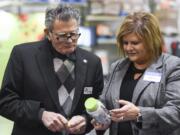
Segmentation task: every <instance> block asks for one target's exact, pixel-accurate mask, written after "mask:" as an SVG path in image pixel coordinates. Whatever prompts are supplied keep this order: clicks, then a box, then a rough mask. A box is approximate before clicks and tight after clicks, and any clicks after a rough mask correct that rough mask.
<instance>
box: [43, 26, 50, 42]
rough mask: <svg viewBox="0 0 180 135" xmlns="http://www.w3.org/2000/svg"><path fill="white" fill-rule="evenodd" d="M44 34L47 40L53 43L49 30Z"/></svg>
mask: <svg viewBox="0 0 180 135" xmlns="http://www.w3.org/2000/svg"><path fill="white" fill-rule="evenodd" d="M44 33H45V36H46V38H47V39H48V40H49V41H51V38H50V35H49V30H48V29H47V28H45V29H44Z"/></svg>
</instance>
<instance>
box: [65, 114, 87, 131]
mask: <svg viewBox="0 0 180 135" xmlns="http://www.w3.org/2000/svg"><path fill="white" fill-rule="evenodd" d="M67 128H68V132H69V133H73V134H82V133H84V132H85V129H86V119H85V118H84V117H83V116H80V115H77V116H74V117H72V118H71V119H70V120H69V122H68V127H67Z"/></svg>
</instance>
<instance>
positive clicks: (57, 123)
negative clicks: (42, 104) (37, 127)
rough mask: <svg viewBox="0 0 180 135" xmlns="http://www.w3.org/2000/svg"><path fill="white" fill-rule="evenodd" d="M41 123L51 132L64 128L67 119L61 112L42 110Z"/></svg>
mask: <svg viewBox="0 0 180 135" xmlns="http://www.w3.org/2000/svg"><path fill="white" fill-rule="evenodd" d="M42 122H43V124H44V125H45V126H46V127H47V128H48V129H49V130H50V131H52V132H59V131H62V130H66V125H67V123H68V120H67V119H66V118H65V117H64V116H62V115H61V114H58V113H54V112H49V111H44V112H43V114H42Z"/></svg>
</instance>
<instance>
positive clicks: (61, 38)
mask: <svg viewBox="0 0 180 135" xmlns="http://www.w3.org/2000/svg"><path fill="white" fill-rule="evenodd" d="M50 33H51V34H54V35H55V36H56V40H58V41H59V42H64V41H68V39H69V38H70V39H71V40H73V41H75V40H77V39H78V38H79V37H80V36H81V33H79V30H75V31H74V32H68V33H66V32H59V33H55V32H53V31H50ZM72 34H74V35H72ZM73 36H75V37H74V38H73Z"/></svg>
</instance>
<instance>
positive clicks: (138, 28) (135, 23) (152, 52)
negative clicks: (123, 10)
mask: <svg viewBox="0 0 180 135" xmlns="http://www.w3.org/2000/svg"><path fill="white" fill-rule="evenodd" d="M130 33H135V34H136V35H137V36H138V37H139V38H140V39H141V40H142V41H143V43H144V45H145V48H146V49H147V50H148V52H149V56H150V58H152V60H155V59H157V58H158V57H159V56H160V55H161V53H162V44H163V40H162V35H161V31H160V27H159V22H158V20H157V18H156V17H155V16H154V15H153V14H151V13H147V12H135V13H133V14H130V15H128V16H126V17H125V19H124V20H123V22H122V24H121V26H120V29H119V30H118V33H117V45H118V47H119V51H120V54H122V55H123V56H125V52H124V49H123V37H124V36H126V35H128V34H130Z"/></svg>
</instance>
